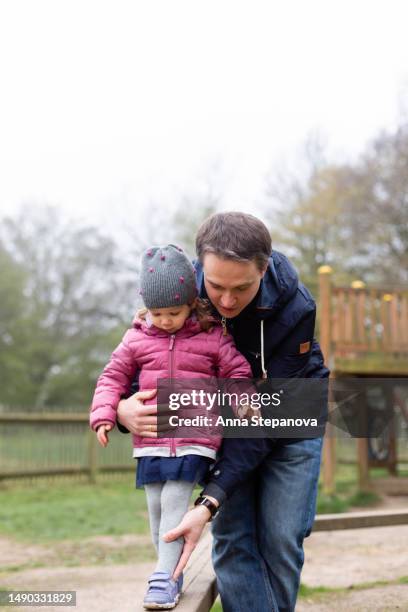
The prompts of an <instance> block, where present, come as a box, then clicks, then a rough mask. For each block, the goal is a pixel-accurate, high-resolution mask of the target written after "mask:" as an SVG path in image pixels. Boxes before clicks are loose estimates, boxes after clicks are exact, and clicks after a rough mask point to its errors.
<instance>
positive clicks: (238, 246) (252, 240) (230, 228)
mask: <svg viewBox="0 0 408 612" xmlns="http://www.w3.org/2000/svg"><path fill="white" fill-rule="evenodd" d="M196 251H197V256H198V259H199V260H200V261H201V263H202V262H203V258H204V255H206V253H214V255H217V256H218V257H220V258H221V259H234V260H235V261H254V262H255V263H256V265H257V267H258V268H259V270H264V268H265V266H266V264H267V263H268V258H269V256H270V254H271V252H272V241H271V236H270V234H269V232H268V229H267V227H266V225H265V224H264V223H262V221H260V220H259V219H257V218H256V217H254V216H253V215H248V214H245V213H241V212H224V213H216V214H215V215H212V216H211V217H209V218H208V219H206V220H205V221H204V222H203V224H202V225H201V227H200V228H199V230H198V232H197V238H196Z"/></svg>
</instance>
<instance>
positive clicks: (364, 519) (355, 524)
mask: <svg viewBox="0 0 408 612" xmlns="http://www.w3.org/2000/svg"><path fill="white" fill-rule="evenodd" d="M407 524H408V510H380V511H378V510H377V511H367V512H345V513H344V514H318V515H317V516H316V519H315V522H314V525H313V531H335V530H338V529H361V528H365V527H390V526H393V525H407Z"/></svg>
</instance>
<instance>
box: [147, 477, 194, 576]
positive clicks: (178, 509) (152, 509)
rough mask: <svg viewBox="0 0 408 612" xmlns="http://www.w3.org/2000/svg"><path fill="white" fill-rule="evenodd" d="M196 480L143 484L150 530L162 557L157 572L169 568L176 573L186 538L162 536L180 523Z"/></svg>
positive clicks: (171, 573) (169, 570) (159, 555)
mask: <svg viewBox="0 0 408 612" xmlns="http://www.w3.org/2000/svg"><path fill="white" fill-rule="evenodd" d="M194 484H195V483H194V482H186V481H185V480H167V481H166V482H153V483H151V484H145V485H144V488H145V491H146V497H147V508H148V511H149V520H150V530H151V533H152V539H153V544H154V545H155V547H156V551H157V554H158V557H159V559H158V562H157V566H156V569H155V571H156V572H168V573H169V574H170V575H173V572H174V570H175V569H176V565H177V562H178V560H179V558H180V555H181V551H182V550H183V545H184V538H178V539H177V540H175V541H174V542H163V540H162V537H163V534H165V533H166V531H169V530H170V529H174V527H177V525H178V524H179V522H180V521H181V519H182V518H183V516H184V514H185V513H186V512H187V509H188V504H189V501H190V497H191V493H192V492H193V489H194Z"/></svg>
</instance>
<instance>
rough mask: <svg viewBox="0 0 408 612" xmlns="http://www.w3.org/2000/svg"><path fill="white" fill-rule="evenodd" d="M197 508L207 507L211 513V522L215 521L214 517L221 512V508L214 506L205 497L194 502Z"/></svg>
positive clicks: (200, 497)
mask: <svg viewBox="0 0 408 612" xmlns="http://www.w3.org/2000/svg"><path fill="white" fill-rule="evenodd" d="M194 505H195V506H205V507H206V508H208V510H209V511H210V513H211V518H210V521H212V520H213V518H214V517H216V516H217V514H218V512H219V507H218V506H216V505H215V504H214V502H212V501H211V500H210V499H208V497H206V496H205V495H200V496H199V497H197V499H196V500H195V502H194Z"/></svg>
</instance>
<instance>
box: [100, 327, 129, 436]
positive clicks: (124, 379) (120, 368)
mask: <svg viewBox="0 0 408 612" xmlns="http://www.w3.org/2000/svg"><path fill="white" fill-rule="evenodd" d="M133 333H134V331H133V330H128V331H127V332H126V334H125V335H124V337H123V339H122V342H121V343H120V344H119V346H117V347H116V349H115V350H114V351H113V353H112V356H111V358H110V361H109V363H108V364H107V365H106V366H105V368H104V370H103V372H102V374H101V375H100V377H99V378H98V382H97V384H96V389H95V393H94V397H93V400H92V406H91V413H90V425H91V428H92V429H94V430H96V428H97V427H98V425H99V424H100V423H102V422H109V423H112V425H115V423H116V409H117V406H118V403H119V400H120V399H121V397H122V396H123V395H124V394H126V393H128V391H129V389H130V387H131V385H132V381H133V379H134V377H135V374H136V371H137V370H138V364H137V360H136V358H135V355H134V351H133V350H132V348H131V345H130V341H131V339H132V336H133Z"/></svg>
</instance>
